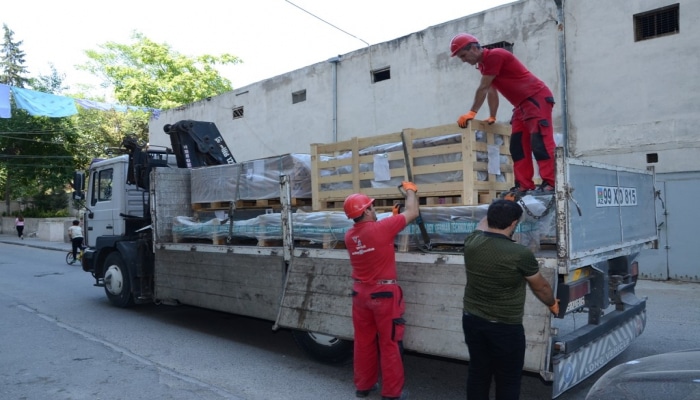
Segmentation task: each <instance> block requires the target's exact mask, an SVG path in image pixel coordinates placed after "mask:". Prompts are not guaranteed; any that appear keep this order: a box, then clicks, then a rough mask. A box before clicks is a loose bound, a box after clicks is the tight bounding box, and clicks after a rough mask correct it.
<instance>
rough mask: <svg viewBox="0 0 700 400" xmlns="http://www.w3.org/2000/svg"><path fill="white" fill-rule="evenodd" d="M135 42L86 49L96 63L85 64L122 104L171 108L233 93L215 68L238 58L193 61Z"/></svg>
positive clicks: (226, 56)
mask: <svg viewBox="0 0 700 400" xmlns="http://www.w3.org/2000/svg"><path fill="white" fill-rule="evenodd" d="M132 39H133V41H134V42H133V43H131V44H119V43H115V42H107V43H105V44H103V45H101V46H100V49H101V51H98V50H87V51H86V52H85V53H86V55H87V56H88V58H90V59H91V60H90V61H89V62H88V63H87V64H85V65H83V66H81V68H83V69H85V70H88V71H90V72H92V73H93V74H95V75H97V76H100V77H102V78H103V79H104V80H105V81H106V82H107V83H109V84H110V85H112V86H113V87H114V94H115V97H116V99H117V100H118V101H119V102H121V103H123V104H130V105H135V106H141V107H152V108H158V109H169V108H174V107H177V106H181V105H183V104H188V103H192V102H194V101H198V100H202V99H205V98H207V97H211V96H216V95H219V94H221V93H225V92H228V91H230V90H231V89H232V86H231V82H230V81H229V80H228V79H226V78H224V77H222V76H221V75H220V74H219V72H218V71H217V70H216V69H215V66H217V65H227V64H237V63H240V62H241V60H240V59H239V58H238V57H236V56H234V55H231V54H222V55H220V56H212V55H208V54H205V55H201V56H197V57H188V56H185V55H182V54H180V53H178V52H176V51H174V50H173V49H172V48H171V47H170V46H169V45H168V44H166V43H156V42H153V41H152V40H150V39H148V38H147V37H145V36H144V35H142V34H140V33H138V32H135V33H134V34H133V35H132Z"/></svg>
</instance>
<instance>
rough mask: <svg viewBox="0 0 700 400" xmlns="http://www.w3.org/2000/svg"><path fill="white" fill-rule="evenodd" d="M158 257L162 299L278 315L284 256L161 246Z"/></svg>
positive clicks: (158, 288)
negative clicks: (181, 249) (180, 249)
mask: <svg viewBox="0 0 700 400" xmlns="http://www.w3.org/2000/svg"><path fill="white" fill-rule="evenodd" d="M208 247H211V246H208ZM155 258H156V265H155V277H156V278H155V294H156V298H157V299H159V300H161V301H173V300H175V301H177V302H179V303H181V304H187V305H192V306H197V307H203V308H208V309H212V310H218V311H225V312H229V313H233V314H239V315H246V316H250V317H256V318H263V319H267V320H271V321H274V320H275V318H276V317H277V312H278V310H279V304H280V299H281V294H282V288H283V285H284V274H285V263H284V259H283V258H282V257H276V256H269V255H267V256H260V255H249V254H235V255H234V254H229V253H216V252H203V251H174V250H166V249H159V248H157V249H156V257H155Z"/></svg>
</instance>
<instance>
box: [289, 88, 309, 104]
mask: <svg viewBox="0 0 700 400" xmlns="http://www.w3.org/2000/svg"><path fill="white" fill-rule="evenodd" d="M302 101H306V89H305V90H300V91H298V92H294V93H292V104H297V103H301V102H302Z"/></svg>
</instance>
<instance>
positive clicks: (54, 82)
mask: <svg viewBox="0 0 700 400" xmlns="http://www.w3.org/2000/svg"><path fill="white" fill-rule="evenodd" d="M49 67H50V68H51V74H49V75H39V76H38V77H37V78H32V79H29V84H30V85H31V87H32V89H34V90H36V91H39V92H44V93H52V94H59V93H61V92H63V91H65V90H67V89H68V87H66V86H64V85H63V81H64V80H65V79H66V74H60V73H58V71H56V67H55V66H54V65H53V64H49Z"/></svg>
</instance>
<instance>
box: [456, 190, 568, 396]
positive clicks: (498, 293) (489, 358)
mask: <svg viewBox="0 0 700 400" xmlns="http://www.w3.org/2000/svg"><path fill="white" fill-rule="evenodd" d="M522 215H523V210H522V208H520V206H519V205H518V204H517V203H515V202H512V201H509V200H496V201H494V202H493V203H492V204H491V205H490V206H489V208H488V211H487V213H486V217H485V218H484V219H482V220H481V221H480V222H479V225H478V226H477V228H476V230H475V231H474V232H473V233H471V234H470V235H469V236H467V238H466V239H465V240H464V265H465V267H466V270H467V285H466V286H465V288H464V315H463V316H462V328H463V329H464V340H465V342H466V343H467V348H468V349H469V376H468V378H467V399H468V400H480V399H485V400H488V398H489V390H490V386H491V379H492V378H495V381H496V399H499V400H505V399H517V398H518V397H519V395H520V378H521V374H522V370H523V364H524V362H525V329H524V328H523V309H524V307H525V290H526V289H525V283H527V284H528V285H529V286H530V288H531V289H532V292H533V293H534V294H535V296H536V297H537V298H538V299H539V300H540V301H541V302H542V303H544V304H545V305H547V306H548V307H549V309H550V310H551V311H552V312H553V313H554V314H558V313H559V303H558V301H557V300H556V299H555V298H554V295H553V293H552V287H551V285H550V284H549V282H547V280H546V279H545V278H544V277H543V276H542V274H541V273H540V272H539V265H538V263H537V259H536V258H535V255H534V254H533V253H532V252H531V251H530V250H529V249H528V248H527V247H525V246H523V245H520V244H518V243H515V242H513V240H512V239H511V236H512V235H513V232H514V231H515V228H516V227H517V226H518V222H519V221H520V217H521V216H522Z"/></svg>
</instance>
